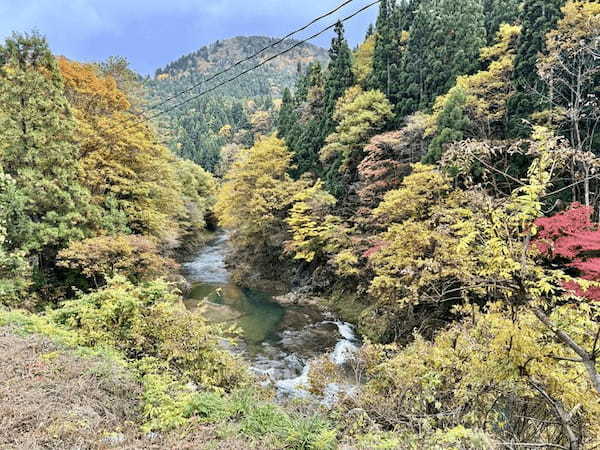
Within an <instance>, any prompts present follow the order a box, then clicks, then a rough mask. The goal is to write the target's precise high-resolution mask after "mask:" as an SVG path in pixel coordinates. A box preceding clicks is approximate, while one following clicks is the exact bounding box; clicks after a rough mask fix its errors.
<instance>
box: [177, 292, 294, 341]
mask: <svg viewBox="0 0 600 450" xmlns="http://www.w3.org/2000/svg"><path fill="white" fill-rule="evenodd" d="M187 304H188V306H189V307H192V308H193V307H196V306H198V305H203V304H204V305H205V306H206V315H207V317H208V318H209V319H211V320H215V321H218V322H229V321H232V322H235V323H236V324H237V325H239V327H240V328H241V329H242V330H243V332H244V340H245V341H246V342H247V343H248V344H249V345H254V346H255V345H257V344H261V343H263V342H264V341H266V340H268V339H269V338H274V336H272V334H273V332H274V331H275V330H277V325H278V324H279V323H280V322H281V319H282V318H283V316H284V313H285V311H284V309H283V307H281V306H280V305H278V304H277V303H274V302H273V301H272V300H271V296H270V295H268V294H266V293H264V292H258V291H253V290H250V289H241V288H239V287H237V286H234V285H232V284H219V285H215V284H207V283H197V284H194V285H193V287H192V291H191V292H190V295H189V299H188V300H187Z"/></svg>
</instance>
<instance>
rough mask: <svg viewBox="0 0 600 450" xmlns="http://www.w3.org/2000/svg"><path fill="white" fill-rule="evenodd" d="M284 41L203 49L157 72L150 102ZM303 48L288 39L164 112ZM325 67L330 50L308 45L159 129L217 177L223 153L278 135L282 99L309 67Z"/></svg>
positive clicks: (178, 112)
mask: <svg viewBox="0 0 600 450" xmlns="http://www.w3.org/2000/svg"><path fill="white" fill-rule="evenodd" d="M278 40H279V39H277V38H272V37H265V36H249V37H242V36H239V37H234V38H231V39H226V40H222V41H216V42H214V43H213V44H210V45H208V46H205V47H202V48H201V49H199V50H198V51H196V52H193V53H190V54H188V55H185V56H182V57H181V58H179V59H177V60H176V61H173V62H171V63H169V64H167V65H166V66H165V67H163V68H159V69H158V70H157V71H156V74H155V77H154V78H153V79H148V80H146V81H145V87H146V92H147V95H146V100H147V102H148V104H156V103H159V102H162V101H164V100H165V99H167V98H170V97H173V96H175V95H176V94H178V93H179V92H181V91H183V90H185V89H187V88H189V87H190V86H193V85H195V84H198V83H202V81H204V80H206V79H207V78H209V77H211V76H212V75H215V74H216V73H218V72H219V71H222V70H223V69H225V68H228V67H230V66H231V65H233V64H235V63H236V62H237V61H240V60H243V59H245V58H247V57H249V56H251V55H253V54H254V53H256V52H258V51H259V50H261V49H263V48H265V47H268V46H270V45H273V44H274V43H275V42H277V41H278ZM296 44H298V41H294V40H286V41H285V42H283V43H281V44H278V45H277V46H275V47H274V48H271V49H269V50H266V51H265V52H264V53H262V54H261V56H260V57H258V58H254V59H253V60H252V61H250V62H247V63H244V64H241V65H239V66H237V67H236V68H235V69H233V70H231V71H230V72H227V73H226V74H223V75H220V76H218V77H217V78H216V79H214V80H211V81H209V82H208V83H207V84H204V83H202V84H201V85H200V86H199V87H197V88H195V89H194V90H193V91H192V92H190V93H187V94H186V95H182V96H177V98H176V99H174V100H173V101H170V102H168V103H167V104H165V105H164V106H162V107H161V109H166V108H167V107H168V106H172V105H175V104H177V103H179V102H181V101H184V100H187V99H190V98H191V97H193V96H194V95H195V94H197V93H199V92H202V91H203V90H206V89H208V88H211V87H213V86H215V85H217V84H219V83H220V82H221V81H225V80H228V79H230V78H232V77H234V76H236V75H237V74H240V73H241V72H242V71H244V70H246V69H248V68H251V67H253V66H254V65H256V64H257V63H258V62H260V61H264V60H265V59H267V58H269V57H271V56H273V55H275V54H277V53H279V52H281V51H283V50H285V49H287V48H290V47H292V46H294V45H296ZM317 61H318V62H320V63H321V64H324V65H326V64H327V61H328V53H327V50H325V49H323V48H320V47H317V46H315V45H312V44H308V43H303V44H300V45H298V47H296V48H294V49H293V50H291V51H289V52H288V53H286V54H284V55H281V56H279V57H277V58H275V59H274V60H273V61H270V62H269V63H267V64H265V65H264V66H262V67H260V68H258V69H256V70H253V71H252V72H250V73H248V74H245V75H243V76H241V77H240V78H238V79H237V80H235V81H233V82H231V83H228V84H227V85H225V86H222V87H220V88H218V89H217V90H215V91H213V92H211V93H210V94H208V95H203V96H201V97H199V98H195V99H192V100H190V101H189V102H188V103H186V104H185V105H183V106H181V107H179V108H177V109H174V110H173V111H170V112H169V113H167V114H164V115H162V116H160V117H159V118H157V123H156V125H157V127H158V128H159V129H160V131H161V133H162V134H163V135H164V136H166V137H167V142H168V144H169V146H170V147H171V148H172V150H173V151H175V152H176V153H177V154H179V155H180V156H182V157H184V158H187V159H191V160H193V161H195V162H197V163H199V164H201V165H202V166H204V167H205V168H206V169H207V170H209V171H212V172H215V171H217V168H218V166H219V164H220V160H221V158H220V149H221V148H222V147H223V146H225V145H227V144H232V145H237V146H249V145H252V143H253V142H254V139H255V137H256V136H257V135H258V134H268V133H269V132H271V131H272V130H273V126H274V122H275V119H276V109H277V104H278V100H279V99H280V98H281V95H282V93H283V91H284V89H285V88H286V87H288V88H291V87H293V85H294V83H295V82H296V80H297V79H298V76H299V74H301V73H303V72H304V71H305V70H306V68H307V67H308V65H309V64H311V63H313V62H317Z"/></svg>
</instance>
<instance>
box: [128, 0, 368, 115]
mask: <svg viewBox="0 0 600 450" xmlns="http://www.w3.org/2000/svg"><path fill="white" fill-rule="evenodd" d="M354 1H356V0H345V1H344V2H343V3H341V4H339V5H338V6H336V7H335V8H334V9H332V10H331V11H328V12H326V13H323V14H321V15H320V16H318V17H316V18H314V19H313V20H311V21H310V22H309V23H307V24H306V25H303V26H302V27H300V28H298V29H296V30H294V31H292V32H290V33H288V34H286V35H285V36H284V37H282V38H280V39H278V40H277V41H275V42H272V43H271V44H269V45H267V46H265V47H263V48H261V49H260V50H258V51H257V52H255V53H253V54H252V55H250V56H248V57H246V58H244V59H241V60H239V61H236V62H235V63H234V64H232V65H230V66H229V67H227V68H225V69H223V70H221V71H219V72H217V73H215V74H213V75H211V76H210V77H208V78H207V79H205V80H201V81H199V82H198V83H195V84H193V85H191V86H189V87H187V88H185V89H183V90H182V91H179V92H177V93H176V94H173V95H171V96H170V97H168V98H166V99H164V100H161V101H160V102H158V103H156V104H154V105H151V106H149V107H146V108H145V110H144V111H141V112H139V113H137V114H135V115H136V116H137V117H141V116H145V115H146V114H147V113H148V112H149V111H152V110H155V109H157V108H160V107H161V106H163V105H166V104H167V103H169V102H170V101H171V100H174V99H176V98H177V97H179V96H181V95H184V94H187V93H188V92H191V91H193V90H194V89H196V88H197V87H199V86H202V85H203V84H206V83H209V82H210V81H212V80H214V79H216V78H218V77H219V76H221V75H224V74H226V73H227V72H230V71H232V70H233V69H235V68H236V67H239V66H241V65H242V64H244V63H246V62H249V61H251V60H253V59H254V58H256V57H258V56H260V55H261V54H263V53H264V52H266V51H267V50H269V49H271V48H275V47H277V46H278V45H280V44H282V43H283V42H285V41H286V40H288V39H290V38H291V37H293V36H295V35H296V34H298V33H300V32H302V31H304V30H307V29H308V28H310V27H311V26H312V25H314V24H315V23H317V22H320V21H321V20H323V19H325V18H327V17H329V16H331V15H333V14H335V13H336V12H338V11H339V10H341V9H342V8H344V7H346V6H347V5H349V4H350V3H352V2H354ZM125 122H127V120H125V121H124V122H123V123H125ZM118 125H119V124H118Z"/></svg>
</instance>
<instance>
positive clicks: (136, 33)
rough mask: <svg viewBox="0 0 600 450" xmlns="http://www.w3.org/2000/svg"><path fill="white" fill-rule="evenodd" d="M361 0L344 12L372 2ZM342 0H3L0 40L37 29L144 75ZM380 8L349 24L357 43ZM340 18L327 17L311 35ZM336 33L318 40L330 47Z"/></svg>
mask: <svg viewBox="0 0 600 450" xmlns="http://www.w3.org/2000/svg"><path fill="white" fill-rule="evenodd" d="M370 2H371V1H370V0H355V1H354V2H353V3H351V4H350V5H348V6H346V7H345V8H344V9H343V10H341V11H340V12H339V13H338V14H337V16H338V17H345V16H347V15H349V14H350V13H351V12H354V11H355V10H357V9H359V8H360V7H362V6H364V5H366V4H368V3H370ZM341 3H342V0H0V38H1V39H2V40H3V39H4V38H5V37H6V36H8V35H10V34H11V32H12V31H19V32H24V31H31V30H33V29H36V30H38V31H40V32H41V33H42V34H44V35H46V37H47V38H48V40H49V42H50V46H51V47H52V50H53V51H54V52H55V53H56V54H61V55H65V56H67V57H68V58H72V59H75V60H78V61H99V60H103V59H105V58H107V57H108V56H111V55H121V56H125V57H127V58H128V59H129V61H130V62H131V65H132V67H133V68H134V69H135V70H137V71H138V72H140V73H142V74H152V73H153V72H154V70H155V69H157V68H158V67H161V66H164V65H165V64H166V63H168V62H170V61H172V60H174V59H177V58H178V57H179V56H181V55H183V54H186V53H190V52H192V51H195V50H197V49H198V48H200V47H202V46H203V45H206V44H209V43H211V42H213V41H215V40H217V39H226V38H228V37H233V36H240V35H267V36H283V35H285V34H287V32H289V31H291V30H293V29H295V28H299V26H301V25H304V24H305V23H308V22H309V21H310V20H312V19H313V18H314V17H317V16H319V15H320V14H322V13H323V12H326V11H329V10H331V9H333V8H335V7H336V6H337V5H339V4H341ZM376 14H377V7H376V6H374V7H372V8H371V9H370V10H368V11H366V12H364V13H362V14H361V15H359V16H357V17H355V18H354V19H352V20H351V21H349V22H347V24H346V29H347V36H348V40H349V41H350V43H351V45H356V44H357V43H358V42H360V41H361V40H362V38H363V37H364V34H365V32H366V30H367V27H368V24H369V23H371V22H374V21H375V17H376ZM333 21H335V19H333V18H329V19H325V20H324V21H323V22H320V23H319V24H317V25H315V26H314V27H313V28H312V29H311V31H312V32H306V33H305V34H304V35H303V36H304V37H307V36H309V35H311V34H313V33H314V32H315V31H317V30H320V29H321V28H324V27H325V26H326V24H327V25H329V24H330V23H332V22H333ZM330 39H331V34H326V35H323V36H322V37H321V38H320V39H318V40H316V41H313V42H314V43H315V44H317V45H321V46H323V47H328V46H329V42H330Z"/></svg>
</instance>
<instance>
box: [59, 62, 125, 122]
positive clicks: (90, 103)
mask: <svg viewBox="0 0 600 450" xmlns="http://www.w3.org/2000/svg"><path fill="white" fill-rule="evenodd" d="M58 65H59V68H60V72H61V74H62V76H63V78H64V80H65V85H66V87H67V90H68V93H69V97H70V98H69V100H70V102H71V105H72V106H74V107H75V108H77V109H82V110H84V111H86V112H87V113H88V114H99V113H112V112H116V111H126V110H127V109H129V106H130V105H129V101H128V100H127V96H126V95H125V94H124V93H123V92H121V91H120V90H119V89H118V88H117V83H116V81H115V80H114V79H113V78H112V77H104V76H102V75H101V74H100V73H99V71H98V69H97V68H96V67H95V66H94V65H92V64H81V63H78V62H74V61H69V60H68V59H66V58H62V57H61V58H59V59H58Z"/></svg>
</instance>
